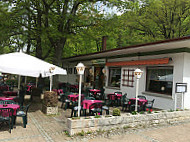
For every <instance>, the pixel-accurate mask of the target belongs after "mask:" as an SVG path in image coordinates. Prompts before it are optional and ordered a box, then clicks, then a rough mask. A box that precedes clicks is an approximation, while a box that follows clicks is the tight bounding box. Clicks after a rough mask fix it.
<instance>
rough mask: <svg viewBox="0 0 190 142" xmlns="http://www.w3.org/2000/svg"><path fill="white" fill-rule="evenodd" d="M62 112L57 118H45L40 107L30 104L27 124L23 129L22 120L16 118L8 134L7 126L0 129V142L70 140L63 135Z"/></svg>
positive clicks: (64, 125) (60, 141)
mask: <svg viewBox="0 0 190 142" xmlns="http://www.w3.org/2000/svg"><path fill="white" fill-rule="evenodd" d="M63 112H64V111H63V110H60V113H59V115H57V116H47V115H44V114H43V113H42V112H41V105H39V104H37V103H36V104H35V103H32V105H31V108H30V109H29V112H28V124H27V126H26V128H23V123H22V118H20V117H18V118H17V120H16V125H15V127H14V128H13V130H12V131H11V133H9V128H8V125H7V124H3V126H1V127H0V142H13V141H14V142H62V141H68V140H70V137H68V136H66V135H65V132H64V131H65V130H66V129H65V127H66V124H65V121H66V119H65V118H63V117H64V115H63V114H61V113H63Z"/></svg>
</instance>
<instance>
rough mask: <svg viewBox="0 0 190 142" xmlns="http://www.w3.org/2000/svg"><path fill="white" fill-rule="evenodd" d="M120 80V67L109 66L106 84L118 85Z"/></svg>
mask: <svg viewBox="0 0 190 142" xmlns="http://www.w3.org/2000/svg"><path fill="white" fill-rule="evenodd" d="M120 82H121V68H109V80H108V86H110V87H120Z"/></svg>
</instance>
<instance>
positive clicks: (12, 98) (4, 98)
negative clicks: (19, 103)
mask: <svg viewBox="0 0 190 142" xmlns="http://www.w3.org/2000/svg"><path fill="white" fill-rule="evenodd" d="M0 100H3V101H4V100H14V97H0Z"/></svg>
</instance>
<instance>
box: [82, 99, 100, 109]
mask: <svg viewBox="0 0 190 142" xmlns="http://www.w3.org/2000/svg"><path fill="white" fill-rule="evenodd" d="M93 103H102V101H101V100H83V102H82V105H83V109H89V106H90V105H92V104H93Z"/></svg>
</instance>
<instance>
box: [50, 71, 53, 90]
mask: <svg viewBox="0 0 190 142" xmlns="http://www.w3.org/2000/svg"><path fill="white" fill-rule="evenodd" d="M52 79H53V76H52V75H50V92H51V90H52Z"/></svg>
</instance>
